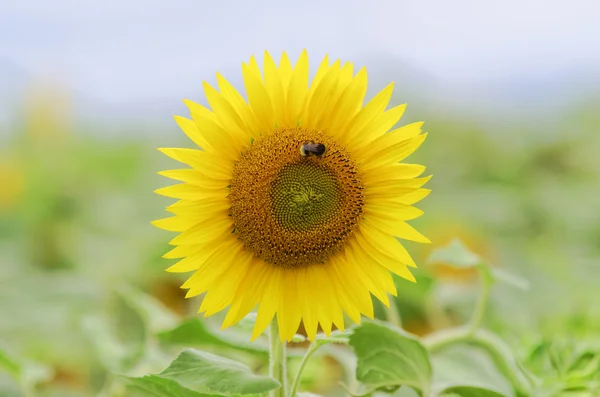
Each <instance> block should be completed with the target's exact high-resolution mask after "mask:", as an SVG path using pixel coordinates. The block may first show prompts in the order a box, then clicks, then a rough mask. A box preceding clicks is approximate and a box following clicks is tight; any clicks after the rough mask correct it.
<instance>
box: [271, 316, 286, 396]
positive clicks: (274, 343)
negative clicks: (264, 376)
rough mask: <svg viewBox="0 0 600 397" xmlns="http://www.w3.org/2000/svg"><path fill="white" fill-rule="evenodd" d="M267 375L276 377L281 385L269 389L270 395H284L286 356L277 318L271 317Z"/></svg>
mask: <svg viewBox="0 0 600 397" xmlns="http://www.w3.org/2000/svg"><path fill="white" fill-rule="evenodd" d="M269 342H270V343H269V348H270V349H269V351H270V355H269V375H271V377H272V378H274V379H277V380H278V381H279V383H280V384H281V387H280V388H278V389H275V390H273V391H271V394H270V395H271V397H286V394H287V393H286V390H287V387H286V386H287V385H286V371H285V367H286V357H285V344H284V343H283V342H281V339H280V337H279V328H278V327H277V320H275V319H273V321H271V325H270V328H269Z"/></svg>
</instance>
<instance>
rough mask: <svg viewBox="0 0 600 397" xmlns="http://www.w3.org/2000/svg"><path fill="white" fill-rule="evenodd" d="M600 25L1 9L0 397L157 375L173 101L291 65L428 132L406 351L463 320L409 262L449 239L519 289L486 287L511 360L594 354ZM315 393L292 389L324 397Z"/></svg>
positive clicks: (25, 6)
mask: <svg viewBox="0 0 600 397" xmlns="http://www.w3.org/2000/svg"><path fill="white" fill-rule="evenodd" d="M599 13H600V5H599V3H598V2H597V1H595V0H572V1H569V2H564V1H558V0H506V1H502V2H500V1H487V2H484V1H476V0H455V1H452V2H448V1H444V0H429V1H422V0H419V1H418V0H395V1H392V0H385V1H383V0H382V1H377V2H363V1H357V0H351V1H340V0H332V1H328V2H318V1H313V0H310V1H304V2H299V3H298V2H296V3H292V2H285V1H274V0H268V1H257V2H242V1H223V2H200V1H191V0H185V1H184V0H181V1H177V2H167V1H163V0H144V1H141V0H121V1H116V0H104V1H102V2H82V1H77V0H55V1H53V2H50V3H49V2H45V1H42V0H8V1H6V0H4V1H3V2H2V4H0V396H3V397H4V396H7V397H8V396H26V397H30V396H33V395H40V396H44V397H47V396H48V397H49V396H53V397H54V396H55V397H71V396H72V397H75V396H77V397H82V396H95V395H98V396H117V395H120V394H119V393H120V391H119V387H118V385H117V386H115V384H116V383H118V382H116V383H115V381H114V378H113V377H112V376H111V375H110V373H111V372H112V373H130V372H131V371H134V372H136V371H137V372H138V373H144V371H148V370H155V369H156V368H158V370H160V369H162V368H163V367H164V365H163V363H164V362H165V361H164V360H162V357H163V356H168V355H169V353H168V352H170V351H171V350H169V349H168V348H166V349H163V348H162V347H161V348H160V349H159V348H158V347H156V346H155V345H160V346H163V345H164V344H165V343H166V341H165V340H164V338H163V339H160V338H159V339H157V340H155V338H154V335H155V334H156V333H155V332H154V331H155V330H159V331H160V330H162V331H164V330H165V329H168V328H169V327H173V326H175V325H176V324H177V323H178V322H179V321H182V318H186V317H185V316H191V315H193V314H194V313H195V311H196V309H197V307H198V306H197V304H198V302H197V301H184V300H183V295H184V294H183V293H182V291H181V290H180V289H179V285H180V284H181V278H179V277H177V275H173V274H167V273H165V272H164V269H165V268H166V267H168V265H169V264H170V262H169V261H168V260H166V259H162V258H161V255H162V254H163V253H164V252H166V250H167V241H168V240H170V238H171V235H170V234H169V233H167V232H163V231H160V230H158V229H155V228H154V227H152V226H151V225H150V221H151V220H154V219H158V218H162V217H164V207H165V206H166V205H168V204H169V200H168V199H166V198H161V197H158V196H156V195H155V194H153V193H152V191H153V190H154V189H156V188H159V187H162V186H164V185H166V184H168V181H167V180H165V179H164V178H161V177H160V176H157V175H156V172H158V171H160V170H163V169H167V168H172V167H173V166H174V163H172V162H171V161H170V160H168V159H166V158H165V156H162V155H161V154H160V153H159V152H158V151H157V150H156V148H157V147H177V146H190V147H191V143H190V142H188V141H187V140H186V137H185V136H184V134H182V133H181V132H180V131H179V130H178V128H177V126H176V124H175V122H174V121H173V119H172V116H173V115H183V116H187V115H188V111H187V109H186V108H185V106H184V104H183V102H182V101H181V100H182V99H184V98H188V99H192V100H194V101H197V102H199V103H202V104H206V101H205V98H204V96H203V93H202V89H201V87H202V81H203V80H206V81H208V82H209V83H211V84H212V83H215V81H216V77H215V72H217V71H219V72H221V73H222V74H223V75H224V76H225V77H226V78H228V79H229V81H231V82H232V83H233V84H234V85H235V86H236V87H237V88H238V89H240V90H242V89H243V85H242V78H241V62H242V61H246V60H247V59H248V58H249V57H250V56H251V55H253V54H254V55H256V56H257V57H258V58H259V62H261V61H262V55H263V52H264V50H268V51H270V53H271V54H273V56H274V57H275V58H278V57H279V55H280V54H281V51H283V50H285V51H287V53H288V54H289V55H290V57H291V59H292V62H295V60H296V59H297V57H298V55H299V54H300V52H301V51H302V49H304V48H306V49H308V52H309V57H310V58H311V73H314V71H315V70H316V67H317V65H318V63H319V62H320V60H321V59H322V57H323V56H324V55H325V54H326V53H328V54H329V56H330V58H333V59H337V58H341V59H342V60H349V61H352V62H354V63H355V65H356V69H357V70H358V69H359V68H360V67H362V66H366V67H367V70H368V72H369V89H370V91H369V93H368V96H369V97H370V96H372V95H374V93H376V92H377V91H379V90H380V89H382V88H383V87H384V86H385V85H387V83H388V82H389V81H395V82H396V86H395V87H396V88H395V92H394V95H393V99H392V102H393V104H394V105H395V104H401V103H408V110H407V113H406V116H405V117H404V118H403V120H402V123H403V124H405V123H408V122H412V121H419V120H424V121H426V124H425V127H426V128H425V129H426V130H427V131H429V133H430V135H429V138H428V140H427V141H426V143H425V144H424V145H423V147H422V148H421V149H420V150H419V152H418V153H416V154H415V155H413V156H412V157H411V158H409V159H408V161H409V162H416V163H421V164H425V165H427V166H428V171H429V172H430V173H432V174H433V175H434V178H433V179H432V181H431V182H430V185H429V187H430V188H431V189H433V193H432V194H431V196H430V197H428V198H427V199H426V200H425V201H424V202H423V203H422V204H421V206H420V207H421V208H422V209H423V210H425V216H423V217H422V218H421V219H419V220H417V221H415V222H414V224H415V225H416V226H417V227H418V228H419V229H420V230H422V231H423V233H424V234H425V235H427V236H429V237H430V238H431V239H432V241H433V244H432V246H427V247H423V246H418V245H416V244H408V248H409V251H410V252H411V253H413V254H414V256H415V257H416V259H417V263H418V264H419V265H421V268H420V270H419V272H418V274H417V279H418V280H419V282H418V283H417V284H416V285H412V284H409V283H406V282H402V281H398V288H399V298H398V305H399V308H400V309H399V310H400V315H401V316H402V318H403V321H404V325H405V327H406V328H407V329H408V330H409V331H410V332H413V333H416V334H418V335H423V334H427V333H428V332H430V331H431V330H433V329H437V328H442V327H445V326H448V325H452V324H456V323H460V322H461V321H463V320H464V318H465V317H466V316H467V315H468V313H469V312H470V310H471V308H472V305H473V302H474V298H473V297H474V295H475V294H476V291H477V288H478V285H477V280H476V277H474V274H471V273H469V272H460V271H456V270H450V269H446V268H445V267H444V266H443V264H438V265H437V266H428V265H427V262H426V258H427V256H428V254H429V252H430V251H431V249H432V247H433V248H435V247H439V246H443V245H445V244H447V243H448V242H449V241H450V240H451V239H452V238H455V237H458V238H460V239H461V240H462V241H463V242H464V243H465V244H466V245H467V246H468V247H469V248H470V249H471V250H472V251H474V252H476V253H478V254H479V255H481V256H482V257H484V258H485V259H486V260H488V261H490V262H491V263H493V264H494V265H495V266H498V267H501V268H506V269H509V270H510V271H511V272H512V273H513V274H515V275H518V276H519V277H522V278H524V279H526V280H528V282H529V284H530V288H529V289H528V290H525V291H523V290H518V289H516V290H515V289H513V288H511V287H510V286H506V287H505V286H497V287H495V288H494V290H493V291H492V301H491V303H490V309H489V312H488V313H487V316H486V324H487V326H488V327H489V328H491V329H493V330H494V331H495V332H497V333H499V334H500V335H501V336H502V337H503V338H505V340H507V341H508V343H509V344H510V345H511V347H512V348H513V349H515V351H516V352H517V353H516V354H517V356H519V357H521V358H522V359H523V360H526V359H527V357H529V356H528V354H529V352H530V351H531V349H532V346H534V345H535V343H537V342H539V340H540V338H549V339H550V340H564V341H565V342H564V343H566V345H568V343H571V339H570V338H573V337H575V338H576V339H577V342H578V343H579V341H582V340H588V339H590V340H593V338H594V337H595V338H597V336H594V335H599V334H600V307H599V306H598V304H597V302H598V301H599V300H600V289H598V283H599V282H600V267H599V259H600V211H599V208H600V198H599V194H600V190H599V188H600V186H599V182H600V155H599V154H600V24H598V22H597V16H598V15H599ZM149 313H150V314H149ZM158 313H160V314H158ZM158 318H160V319H161V321H162V320H164V323H161V324H159V325H156V324H155V322H156V321H155V320H156V319H158ZM166 319H168V320H166ZM157 321H158V320H157ZM205 325H206V327H208V328H209V329H210V328H211V327H214V326H216V327H218V318H217V319H216V320H214V321H213V320H212V319H211V320H207V321H206V324H205ZM232 332H233V331H232ZM224 334H225V335H228V334H227V333H224ZM211 335H212V334H211ZM219 335H220V334H219ZM233 336H234V335H233V334H232V335H231V337H233ZM207 338H208V337H207ZM219 338H220V337H219ZM242 339H243V340H244V341H245V342H247V339H248V338H247V336H244V337H243V338H242ZM210 340H211V339H210V338H208V339H207V341H208V342H206V343H207V344H209V345H210V344H211V343H212V342H210ZM167 342H168V341H167ZM213 342H214V341H213ZM219 343H220V342H219ZM227 343H233V342H227ZM240 343H241V342H240ZM215 346H216V347H215ZM223 346H225V345H219V344H218V343H217V344H216V345H213V348H215V349H217V350H219V349H221V348H223V349H224V348H225V347H223ZM257 346H260V344H259V345H257ZM230 347H231V346H230ZM234 350H235V349H234ZM149 352H150V353H149ZM171 358H172V355H171ZM263 361H264V357H263ZM140 363H142V364H140ZM166 363H168V361H166ZM254 363H255V365H256V368H257V370H261V368H262V367H261V366H260V365H261V364H260V363H261V361H260V359H257V360H256V361H255V362H254ZM323 365H329V366H332V365H334V364H332V363H327V362H324V363H323ZM1 368H4V370H2V369H1ZM331 368H333V367H331ZM263 369H264V368H263ZM326 373H327V374H330V375H326V376H323V374H322V373H321V374H319V373H318V372H315V373H314V374H313V375H314V376H313V375H311V376H312V377H311V376H308V375H307V376H308V377H309V379H308V380H307V382H308V383H307V387H309V388H311V389H312V390H314V391H315V392H319V393H323V394H327V395H329V394H331V393H333V391H332V390H337V389H335V387H336V382H337V380H336V378H335V376H336V375H335V371H333V370H331V371H329V372H326ZM331 374H333V375H331ZM330 378H331V379H330ZM310 382H313V383H310Z"/></svg>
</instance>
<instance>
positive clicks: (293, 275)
mask: <svg viewBox="0 0 600 397" xmlns="http://www.w3.org/2000/svg"><path fill="white" fill-rule="evenodd" d="M242 74H243V77H244V85H245V88H246V97H247V100H246V99H245V98H244V97H242V95H241V94H240V93H239V92H238V91H236V89H235V88H233V86H232V85H231V84H230V83H229V82H227V80H225V79H224V78H223V77H222V76H221V75H219V74H217V84H218V90H217V89H215V88H213V87H212V86H210V85H209V84H208V83H205V84H204V91H205V94H206V97H207V99H208V102H209V105H210V108H211V109H208V108H206V107H203V106H201V105H199V104H196V103H194V102H191V101H185V102H186V104H187V105H188V107H189V109H190V112H191V116H192V118H191V119H186V118H182V117H176V121H177V123H178V124H179V126H180V127H181V128H182V130H183V131H184V132H185V133H186V135H187V136H188V137H189V138H190V139H192V141H194V142H195V143H196V144H197V145H198V146H199V148H198V149H161V150H162V151H163V152H164V153H165V154H167V155H168V156H170V157H172V158H174V159H175V160H177V161H180V162H182V163H184V164H186V165H187V166H188V167H187V168H184V169H178V170H171V171H164V172H161V174H162V175H164V176H167V177H169V178H172V179H175V180H178V181H181V182H183V183H180V184H176V185H172V186H168V187H165V188H162V189H159V190H158V191H157V193H159V194H162V195H165V196H167V197H173V198H177V199H179V201H178V202H176V203H175V204H172V205H171V206H169V207H167V210H168V211H169V212H171V213H173V214H174V216H173V217H171V218H167V219H162V220H159V221H155V222H154V223H155V224H156V225H157V226H158V227H161V228H163V229H166V230H170V231H174V232H179V233H180V234H179V235H178V236H177V237H176V238H175V239H173V240H172V241H171V244H172V245H174V246H175V248H174V249H172V250H171V251H169V252H168V253H167V254H165V257H167V258H180V261H179V262H177V263H176V264H175V265H173V266H171V267H170V268H169V269H168V270H169V271H173V272H194V273H193V275H192V276H191V277H190V278H189V279H188V281H187V282H186V283H185V284H184V285H183V288H186V289H188V294H187V296H195V295H199V294H203V293H205V296H204V300H203V302H202V305H201V307H200V312H203V313H205V315H206V316H208V315H212V314H214V313H216V312H219V311H221V310H224V309H226V308H229V309H228V312H227V316H226V318H225V321H224V323H223V327H227V326H229V325H231V324H234V323H236V322H237V321H239V320H240V319H241V318H243V317H244V316H246V315H247V314H248V313H249V312H250V311H251V310H253V309H254V308H255V307H258V314H257V321H256V325H255V329H254V334H253V338H256V337H257V336H258V335H260V334H261V333H262V332H263V331H264V329H265V328H266V327H267V325H268V324H269V322H270V321H271V320H272V319H273V317H274V316H276V317H277V322H278V325H279V330H280V335H281V337H282V340H290V339H291V338H292V337H293V335H294V333H295V332H296V331H297V329H298V327H299V325H300V322H303V325H304V328H305V330H306V332H307V334H308V337H309V338H310V339H314V337H315V335H316V332H317V328H318V327H319V326H320V327H321V329H322V330H323V331H324V332H325V333H326V334H329V333H330V332H331V329H332V326H333V325H335V326H336V327H337V328H339V329H342V330H343V329H344V315H343V314H344V313H345V314H347V315H348V317H350V319H352V320H353V321H354V322H357V323H358V322H360V317H361V314H363V315H366V316H367V317H371V318H372V317H373V305H372V301H371V294H373V295H374V296H375V297H377V298H378V299H379V300H381V301H382V302H383V303H384V304H386V305H389V300H388V295H387V294H388V293H391V294H393V295H395V294H396V289H395V286H394V282H393V280H392V277H391V273H395V274H397V275H399V276H401V277H403V278H405V279H408V280H410V281H415V279H414V277H413V276H412V274H411V273H410V271H409V270H408V267H414V266H415V263H414V262H413V260H412V259H411V257H410V255H409V254H408V253H407V251H406V250H405V249H404V247H403V246H402V244H401V243H400V242H399V241H398V238H401V239H406V240H412V241H418V242H429V240H427V238H425V237H424V236H422V235H421V234H420V233H419V232H417V231H416V230H415V229H413V228H412V227H411V226H409V225H408V223H406V221H408V220H411V219H414V218H416V217H418V216H420V215H421V214H422V211H421V210H419V209H417V208H415V207H413V206H412V205H413V204H414V203H416V202H417V201H419V200H421V199H422V198H424V197H425V196H427V194H428V193H429V190H428V189H423V188H422V186H423V185H424V184H425V183H426V182H427V181H428V180H429V178H430V177H419V175H421V174H422V173H423V171H424V170H425V167H423V166H420V165H415V164H406V163H401V161H402V160H404V159H405V158H406V157H407V156H408V155H410V154H411V153H412V152H413V151H414V150H416V149H417V148H418V147H419V146H420V145H421V143H422V142H423V140H424V139H425V136H426V134H421V126H422V123H414V124H409V125H407V126H404V127H400V128H397V129H394V130H391V129H392V127H393V126H394V125H395V124H396V123H397V122H398V120H399V119H400V117H401V116H402V114H403V112H404V109H405V106H404V105H401V106H397V107H394V108H391V109H386V108H387V105H388V102H389V100H390V98H391V94H392V90H393V85H392V84H390V85H389V86H388V87H386V88H385V89H383V90H382V91H381V92H380V93H379V94H377V95H376V96H375V97H374V98H373V99H372V100H371V101H370V102H368V103H367V104H366V105H364V106H363V99H364V96H365V93H366V89H367V73H366V70H365V69H364V68H363V69H361V70H360V71H359V72H358V73H356V74H354V70H353V65H352V64H351V63H345V64H344V65H341V64H340V61H336V62H334V63H333V64H331V63H330V62H329V60H328V58H327V57H325V59H324V60H323V62H322V63H321V64H320V66H319V68H318V70H317V72H316V75H315V77H314V79H313V81H312V82H309V77H308V55H307V53H306V51H304V52H303V53H302V54H301V55H300V57H299V59H298V61H297V62H296V64H295V66H294V67H292V65H291V63H290V61H289V59H288V57H287V55H286V54H285V53H284V54H283V56H282V57H281V61H280V62H279V65H277V64H276V63H275V62H274V60H273V59H272V58H271V56H270V55H269V54H268V53H265V60H264V68H263V73H261V70H260V68H259V66H258V64H257V62H256V60H255V59H254V58H251V59H250V62H249V63H247V64H246V63H244V64H243V65H242ZM390 130H391V131H390Z"/></svg>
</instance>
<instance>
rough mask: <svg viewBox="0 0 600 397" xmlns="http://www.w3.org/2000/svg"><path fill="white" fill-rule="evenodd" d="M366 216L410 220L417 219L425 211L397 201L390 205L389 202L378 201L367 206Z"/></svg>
mask: <svg viewBox="0 0 600 397" xmlns="http://www.w3.org/2000/svg"><path fill="white" fill-rule="evenodd" d="M364 213H365V216H369V217H371V216H372V217H373V218H377V219H381V220H383V221H387V220H389V219H394V220H403V221H409V220H411V219H416V218H418V217H420V216H421V215H423V211H422V210H420V209H418V208H416V207H412V206H410V205H404V204H400V203H395V204H392V205H389V204H388V203H385V204H384V203H380V202H378V203H376V204H373V203H371V204H368V205H366V206H365V212H364Z"/></svg>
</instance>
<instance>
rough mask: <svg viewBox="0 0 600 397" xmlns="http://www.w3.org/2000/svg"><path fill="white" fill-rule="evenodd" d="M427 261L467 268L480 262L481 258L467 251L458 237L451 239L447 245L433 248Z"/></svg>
mask: <svg viewBox="0 0 600 397" xmlns="http://www.w3.org/2000/svg"><path fill="white" fill-rule="evenodd" d="M427 262H428V263H444V264H446V265H450V266H452V267H455V268H459V269H467V268H472V267H475V266H477V265H478V264H479V263H481V258H480V257H479V255H477V254H474V253H473V252H471V251H469V249H468V248H467V247H466V246H465V245H464V244H463V243H462V242H461V241H460V240H459V239H453V240H452V241H451V242H450V243H449V244H448V245H446V246H444V247H441V248H438V249H436V250H434V251H433V252H432V253H431V255H429V258H428V259H427Z"/></svg>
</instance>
